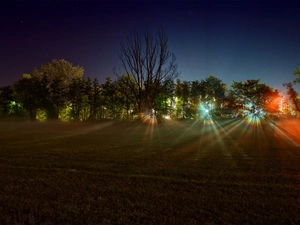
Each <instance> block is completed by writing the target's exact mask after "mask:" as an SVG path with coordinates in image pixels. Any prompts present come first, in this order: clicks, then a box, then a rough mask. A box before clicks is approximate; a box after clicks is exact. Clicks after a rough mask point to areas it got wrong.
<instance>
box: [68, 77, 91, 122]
mask: <svg viewBox="0 0 300 225" xmlns="http://www.w3.org/2000/svg"><path fill="white" fill-rule="evenodd" d="M85 96H86V82H85V80H84V79H83V78H82V77H74V78H73V79H72V81H71V83H70V84H69V89H68V93H67V97H68V98H67V99H68V102H69V104H70V105H71V118H72V120H74V121H79V120H80V113H81V111H82V109H83V107H84V100H85Z"/></svg>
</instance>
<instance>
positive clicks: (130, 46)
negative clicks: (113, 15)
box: [115, 29, 178, 113]
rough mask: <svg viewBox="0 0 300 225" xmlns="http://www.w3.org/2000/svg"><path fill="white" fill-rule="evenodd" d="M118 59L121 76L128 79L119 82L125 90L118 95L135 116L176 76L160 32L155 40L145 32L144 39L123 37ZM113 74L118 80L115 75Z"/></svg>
mask: <svg viewBox="0 0 300 225" xmlns="http://www.w3.org/2000/svg"><path fill="white" fill-rule="evenodd" d="M119 58H120V60H121V63H122V67H123V69H124V70H125V73H123V74H122V76H127V77H128V79H121V80H120V81H121V82H123V83H124V85H125V86H127V87H128V89H127V90H126V92H125V91H124V92H122V94H124V95H125V96H126V97H127V99H128V100H131V101H132V102H131V103H132V104H133V105H134V107H135V108H136V110H137V111H138V112H139V113H143V112H145V111H149V110H151V109H152V106H153V102H154V99H155V98H156V97H157V96H158V95H159V94H160V93H161V92H162V91H163V89H164V87H165V86H164V84H167V83H168V82H167V81H172V80H174V79H175V78H176V77H177V76H178V73H177V64H176V58H175V55H174V54H172V53H170V52H169V50H168V37H167V35H166V34H165V32H164V31H163V30H162V29H161V30H159V31H158V32H157V35H156V36H155V37H154V36H153V35H151V34H150V33H149V32H148V31H147V32H145V33H144V35H141V34H139V33H137V32H136V31H134V32H133V34H132V35H131V36H130V35H127V36H126V40H125V41H124V42H122V43H121V51H120V53H119ZM115 74H116V75H117V76H118V77H119V78H120V77H121V74H120V73H117V72H116V71H115ZM120 91H122V90H120ZM129 95H130V96H129ZM131 97H133V99H131Z"/></svg>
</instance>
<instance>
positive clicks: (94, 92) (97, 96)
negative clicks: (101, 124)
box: [86, 78, 101, 120]
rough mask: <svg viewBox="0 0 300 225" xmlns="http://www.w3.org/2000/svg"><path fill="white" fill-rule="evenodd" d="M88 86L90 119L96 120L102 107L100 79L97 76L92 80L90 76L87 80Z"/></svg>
mask: <svg viewBox="0 0 300 225" xmlns="http://www.w3.org/2000/svg"><path fill="white" fill-rule="evenodd" d="M86 88H87V89H86V92H87V96H88V104H89V106H90V115H89V119H91V120H96V119H97V118H98V114H99V109H100V107H101V87H100V84H99V81H98V79H97V78H95V79H94V80H93V82H92V80H91V79H90V78H88V79H87V81H86Z"/></svg>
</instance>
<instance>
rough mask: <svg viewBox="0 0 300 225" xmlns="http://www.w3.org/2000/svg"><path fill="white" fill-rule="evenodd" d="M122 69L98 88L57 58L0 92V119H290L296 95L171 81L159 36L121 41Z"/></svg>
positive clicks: (171, 66) (255, 83)
mask: <svg viewBox="0 0 300 225" xmlns="http://www.w3.org/2000/svg"><path fill="white" fill-rule="evenodd" d="M119 58H120V61H121V63H122V71H121V72H118V71H116V70H115V71H114V74H115V75H116V77H115V79H114V80H113V79H112V78H111V77H108V78H106V81H105V82H104V83H103V84H100V83H99V81H98V79H97V78H94V79H91V78H89V77H88V78H86V77H84V69H83V68H82V67H80V66H73V65H72V63H70V62H68V61H66V60H64V59H60V60H57V59H54V60H52V61H51V62H47V63H45V64H43V65H41V67H40V68H34V69H33V71H32V73H31V74H23V76H22V77H21V78H20V79H19V80H17V81H16V82H14V83H13V84H12V85H9V86H3V87H0V117H1V118H8V117H14V118H16V117H21V118H30V119H31V120H37V119H38V120H52V119H55V120H57V119H61V120H64V121H85V120H101V119H134V118H143V117H152V116H154V115H155V116H157V117H165V118H176V119H179V118H189V119H203V118H206V117H207V116H211V115H219V116H223V117H233V116H245V115H249V114H251V115H256V116H266V115H277V116H278V115H281V114H292V115H296V114H298V112H299V105H298V93H297V92H296V91H295V89H294V87H293V84H295V83H299V82H300V68H296V70H295V72H294V74H295V76H296V79H295V81H294V82H293V83H292V82H290V83H286V84H284V86H285V87H286V89H287V92H286V97H285V98H283V95H282V93H280V92H279V91H278V90H274V89H273V88H271V87H269V86H268V85H267V84H265V83H261V82H260V79H250V80H247V81H240V82H237V81H233V82H232V84H231V86H230V87H228V85H227V84H226V83H224V82H222V80H221V79H219V78H217V77H215V76H213V75H209V76H208V77H207V78H205V79H201V80H195V81H184V80H180V79H179V73H178V72H177V64H176V57H175V55H174V54H173V53H171V52H170V51H169V50H168V37H167V35H166V34H165V33H164V31H163V30H159V31H158V32H157V34H156V35H152V34H150V33H149V32H145V33H144V34H139V33H137V32H133V33H132V34H131V35H127V37H126V39H125V41H124V42H122V43H121V45H120V53H119Z"/></svg>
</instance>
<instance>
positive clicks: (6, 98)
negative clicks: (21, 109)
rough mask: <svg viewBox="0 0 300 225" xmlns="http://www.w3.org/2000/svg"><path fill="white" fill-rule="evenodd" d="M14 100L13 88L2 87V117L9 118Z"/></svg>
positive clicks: (0, 112)
mask: <svg viewBox="0 0 300 225" xmlns="http://www.w3.org/2000/svg"><path fill="white" fill-rule="evenodd" d="M14 100H15V99H14V94H13V89H12V86H10V85H8V86H3V87H0V117H7V116H9V112H10V108H11V107H10V105H11V104H12V101H14Z"/></svg>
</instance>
